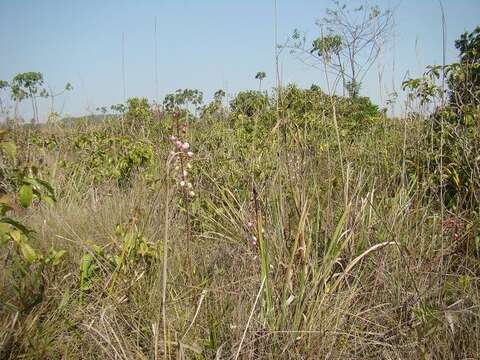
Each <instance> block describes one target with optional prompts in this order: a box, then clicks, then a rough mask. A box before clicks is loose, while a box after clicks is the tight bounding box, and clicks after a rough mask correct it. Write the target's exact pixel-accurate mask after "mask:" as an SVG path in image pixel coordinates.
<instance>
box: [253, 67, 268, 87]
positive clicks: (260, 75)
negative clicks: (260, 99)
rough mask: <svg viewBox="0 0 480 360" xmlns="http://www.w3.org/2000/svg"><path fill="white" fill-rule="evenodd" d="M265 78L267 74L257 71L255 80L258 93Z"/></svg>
mask: <svg viewBox="0 0 480 360" xmlns="http://www.w3.org/2000/svg"><path fill="white" fill-rule="evenodd" d="M266 77H267V74H266V73H265V71H259V72H257V74H256V75H255V79H257V80H258V82H259V84H258V91H262V80H263V79H265V78H266Z"/></svg>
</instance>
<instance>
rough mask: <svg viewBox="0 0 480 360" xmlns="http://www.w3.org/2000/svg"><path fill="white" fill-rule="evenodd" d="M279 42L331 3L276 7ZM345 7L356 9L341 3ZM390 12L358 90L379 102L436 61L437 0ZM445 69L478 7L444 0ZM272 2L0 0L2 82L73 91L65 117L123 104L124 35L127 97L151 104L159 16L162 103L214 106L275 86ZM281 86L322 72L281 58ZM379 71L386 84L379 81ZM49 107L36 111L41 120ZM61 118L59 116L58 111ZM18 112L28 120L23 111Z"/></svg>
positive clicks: (309, 27) (388, 3) (479, 1)
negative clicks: (176, 94) (27, 78)
mask: <svg viewBox="0 0 480 360" xmlns="http://www.w3.org/2000/svg"><path fill="white" fill-rule="evenodd" d="M277 1H278V32H279V35H278V39H279V42H282V41H283V40H284V39H286V38H287V36H288V35H289V34H291V32H292V30H293V29H294V28H299V29H301V30H304V31H307V33H309V34H312V35H314V34H315V30H316V27H315V25H314V21H315V19H316V18H319V17H321V16H322V15H323V14H324V11H325V8H326V7H328V6H329V5H331V2H330V0H321V1H320V0H277ZM346 3H348V4H351V3H352V4H351V5H356V4H358V1H350V0H348V1H346ZM371 3H374V4H378V5H379V6H380V7H383V8H387V7H388V8H395V23H396V26H395V39H394V41H393V42H392V43H391V44H390V45H389V47H388V48H386V49H385V51H384V53H383V54H382V56H381V58H380V59H379V65H378V66H375V67H374V68H373V69H372V71H371V73H370V75H369V77H368V78H367V79H366V81H365V82H364V84H363V89H362V93H363V94H364V95H369V96H371V97H372V98H373V99H374V101H376V102H377V103H380V104H381V103H382V101H384V100H385V99H384V96H383V97H382V96H381V95H380V94H385V93H387V92H389V91H391V90H392V86H393V84H395V85H396V87H397V90H398V88H399V85H400V84H401V81H402V78H403V77H404V76H405V73H406V72H407V71H409V72H410V74H411V75H412V76H413V75H418V74H420V73H421V71H422V69H423V67H424V66H425V65H428V64H433V63H437V64H440V63H441V60H442V27H441V13H440V8H439V4H438V0H396V1H394V0H378V1H376V2H375V1H373V2H371ZM443 3H444V8H445V11H446V24H447V61H452V60H454V59H455V58H456V50H455V48H454V45H453V42H454V40H455V39H456V38H457V37H458V36H459V35H460V34H461V33H462V32H464V31H467V30H469V31H471V30H473V28H474V27H475V26H477V25H480V0H443ZM273 4H274V1H273V0H237V1H233V0H202V1H200V0H137V1H133V0H130V1H127V0H82V1H79V0H77V1H67V0H0V79H4V80H10V79H11V78H12V77H13V76H14V75H15V74H17V73H19V72H25V71H39V72H42V73H43V74H44V77H45V79H46V82H47V83H48V84H49V85H50V86H52V87H53V88H56V89H61V88H62V86H63V85H64V84H65V83H66V82H70V83H71V84H72V85H73V87H74V90H73V91H72V92H70V93H69V94H68V96H66V97H63V98H62V99H58V100H57V104H58V107H60V105H61V104H62V103H64V104H65V107H64V112H65V113H67V114H70V115H79V114H85V113H89V112H91V111H94V109H95V108H96V107H98V106H104V105H111V104H113V103H119V102H122V100H123V89H122V71H121V69H122V34H125V75H126V93H127V97H130V96H146V97H148V98H150V99H154V98H155V60H154V59H155V56H154V54H155V52H154V44H155V42H154V19H155V17H156V18H157V43H158V79H159V81H158V83H159V95H160V99H161V98H162V97H163V96H164V95H165V94H166V93H169V92H172V91H174V90H176V89H178V88H197V89H200V90H202V91H203V92H204V93H205V98H207V99H209V98H211V96H212V94H213V92H214V91H215V90H217V89H219V88H224V89H226V90H227V92H228V93H230V94H233V93H235V92H237V91H239V90H242V89H247V88H257V86H258V83H257V81H256V80H255V79H254V76H255V74H256V72H257V71H265V72H266V73H267V78H266V79H265V81H264V84H265V85H264V86H265V88H268V87H271V86H273V85H274V83H275V77H274V55H273V54H274V31H273V29H274V26H273V24H274V16H273V13H274V12H273ZM281 65H282V81H283V82H284V83H286V82H295V83H297V84H299V85H301V86H309V85H310V84H312V83H319V84H322V74H321V73H320V72H318V70H314V69H311V68H308V67H306V66H305V65H303V64H301V63H300V62H298V61H297V60H295V59H294V58H293V57H292V56H291V55H289V54H288V52H285V53H284V54H282V57H281ZM382 68H383V77H382V79H383V80H382V84H381V86H380V84H379V80H378V73H379V69H382ZM47 109H48V102H46V101H45V102H43V105H42V106H41V117H42V116H43V117H44V116H45V113H46V111H47ZM57 110H59V109H58V108H57ZM22 111H23V113H24V115H25V116H28V111H29V109H28V107H26V106H24V107H23V108H22Z"/></svg>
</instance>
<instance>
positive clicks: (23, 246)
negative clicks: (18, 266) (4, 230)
mask: <svg viewBox="0 0 480 360" xmlns="http://www.w3.org/2000/svg"><path fill="white" fill-rule="evenodd" d="M10 236H11V237H12V239H13V241H15V243H16V244H17V245H18V246H19V247H20V251H21V253H22V255H23V257H24V259H25V260H27V262H29V263H32V262H34V261H36V260H37V259H39V255H38V254H37V253H36V251H35V250H33V248H32V247H31V246H30V245H29V244H28V242H27V238H26V237H25V235H24V234H23V233H22V232H20V231H19V230H14V231H12V232H11V233H10Z"/></svg>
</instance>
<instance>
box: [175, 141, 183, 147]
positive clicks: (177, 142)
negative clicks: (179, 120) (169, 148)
mask: <svg viewBox="0 0 480 360" xmlns="http://www.w3.org/2000/svg"><path fill="white" fill-rule="evenodd" d="M175 145H176V146H177V148H179V149H181V148H182V147H183V144H182V142H181V141H180V140H177V141H175Z"/></svg>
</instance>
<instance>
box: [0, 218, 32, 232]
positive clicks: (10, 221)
mask: <svg viewBox="0 0 480 360" xmlns="http://www.w3.org/2000/svg"><path fill="white" fill-rule="evenodd" d="M0 223H4V224H9V225H12V226H13V227H14V228H16V229H17V230H20V231H21V232H22V233H24V234H25V235H28V234H30V233H31V232H32V230H30V229H29V228H27V227H26V226H25V225H23V224H22V223H19V222H18V221H16V220H13V219H11V218H9V217H2V218H0Z"/></svg>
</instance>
